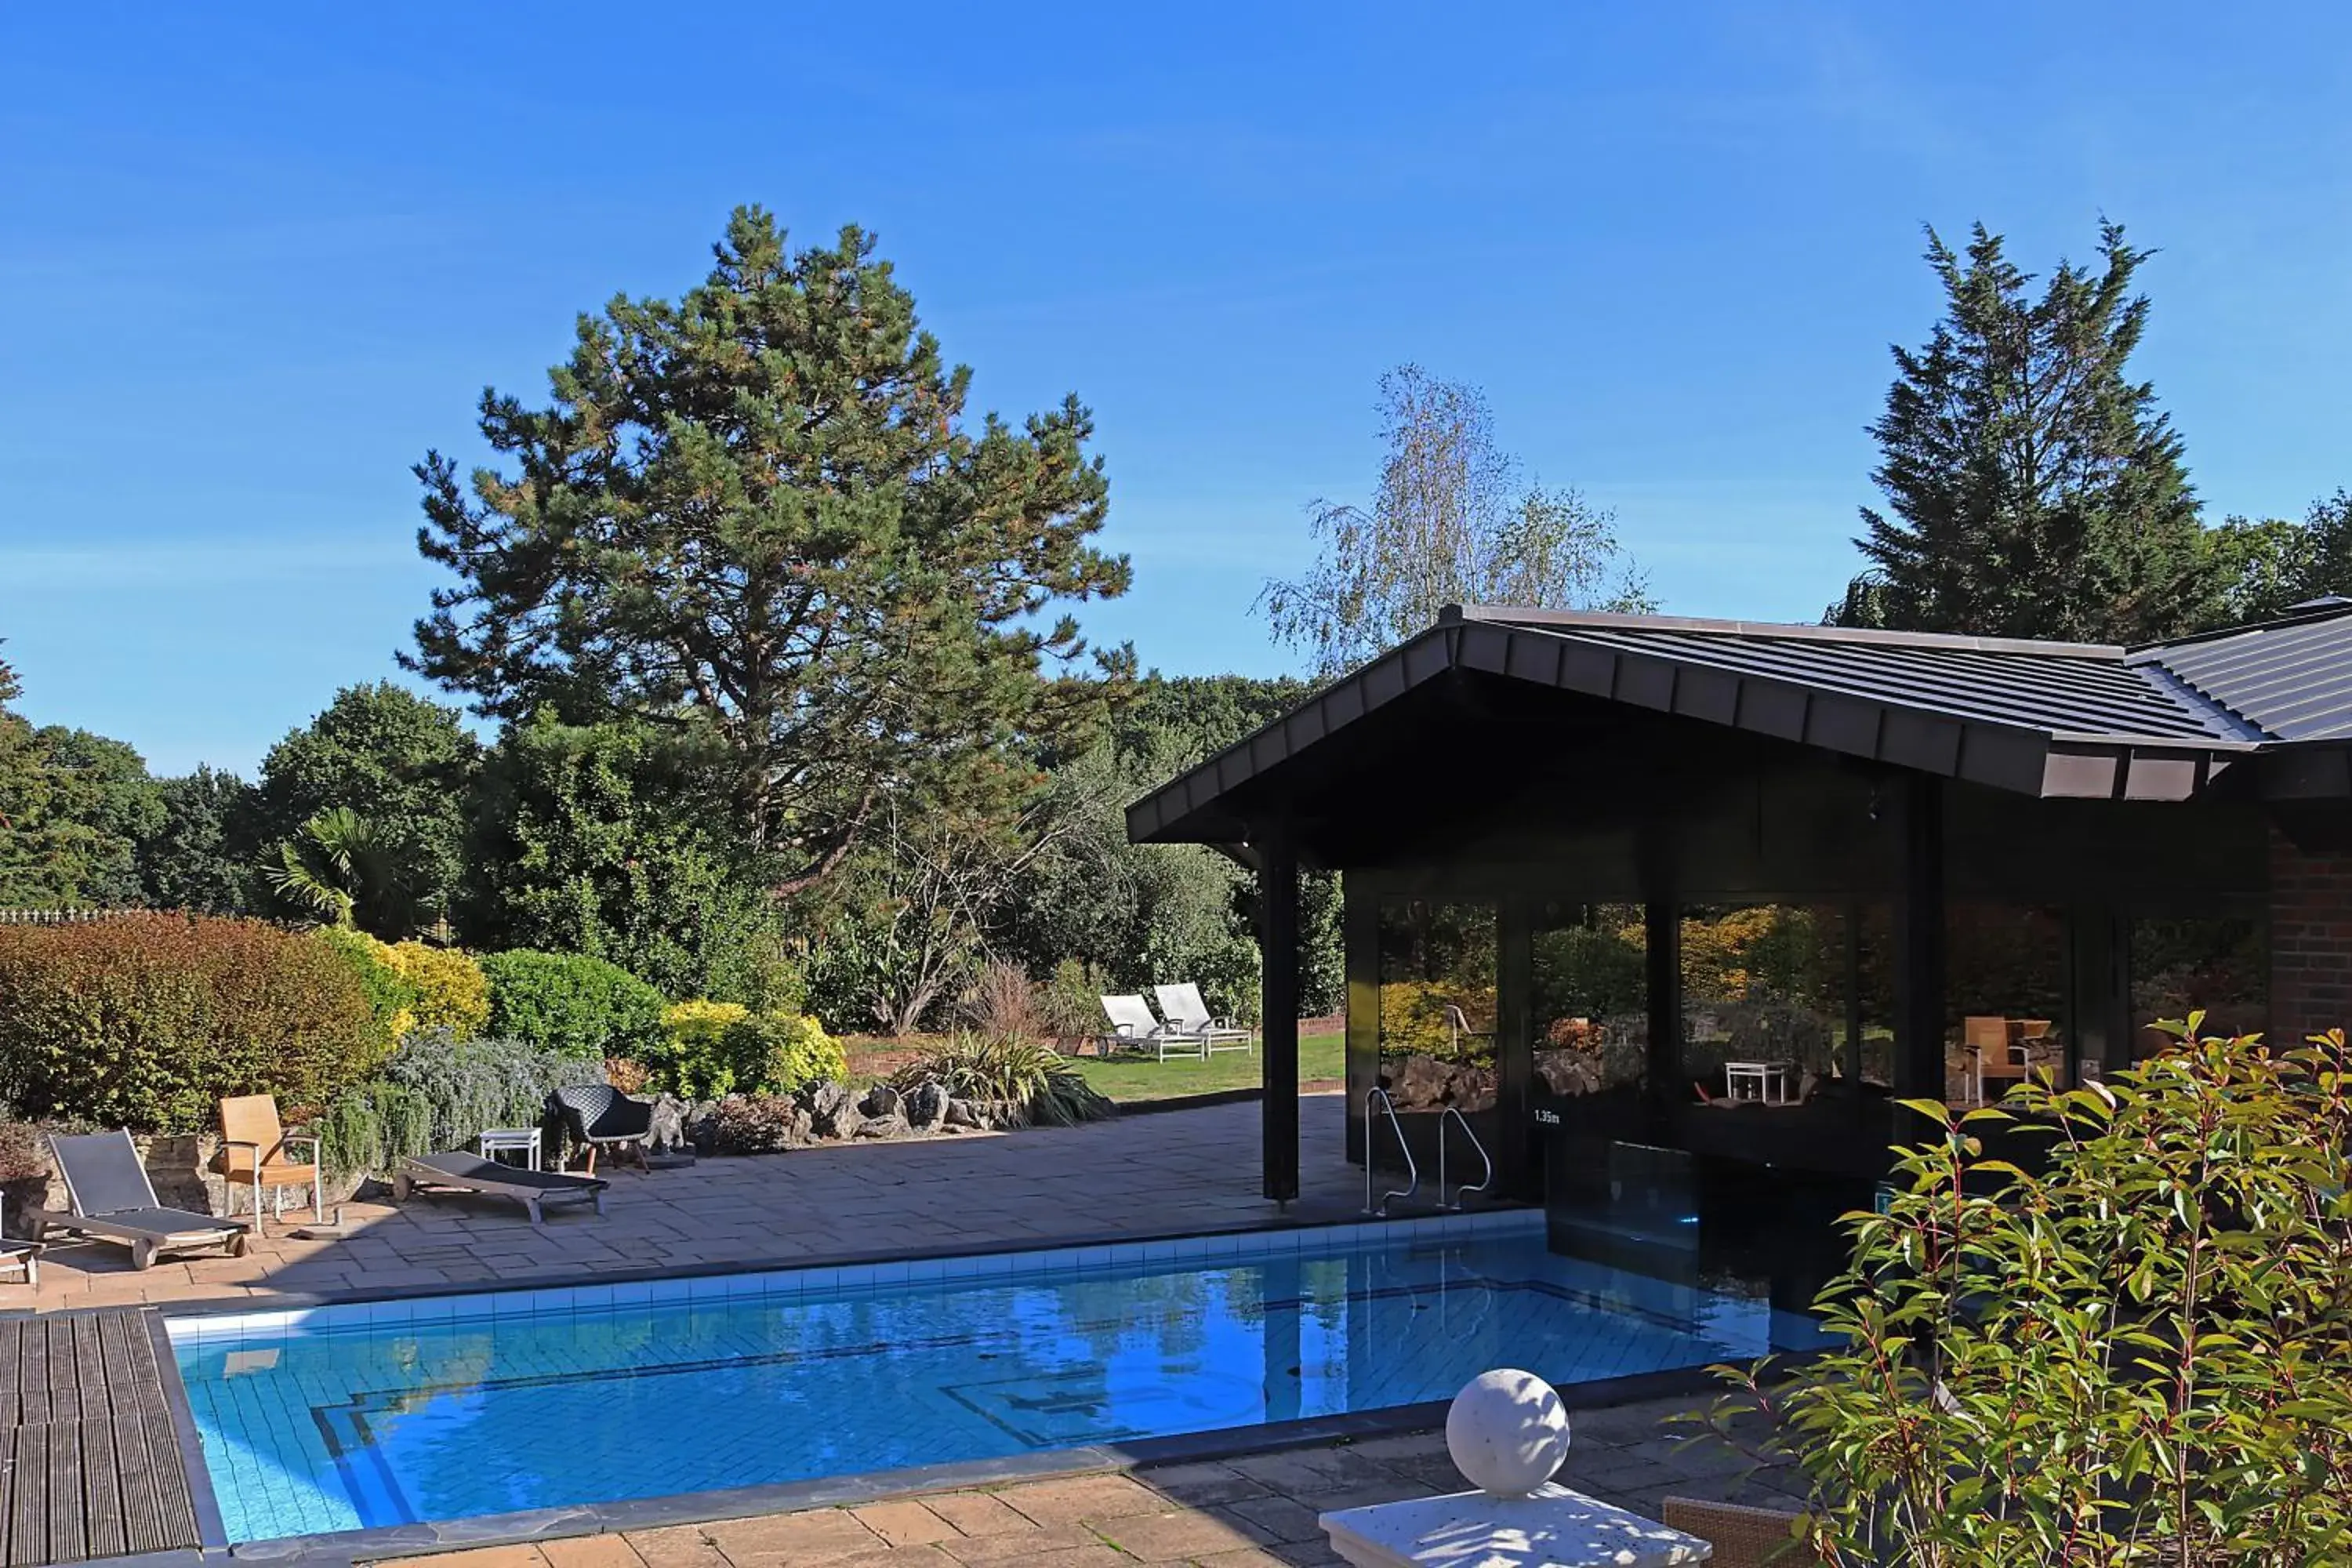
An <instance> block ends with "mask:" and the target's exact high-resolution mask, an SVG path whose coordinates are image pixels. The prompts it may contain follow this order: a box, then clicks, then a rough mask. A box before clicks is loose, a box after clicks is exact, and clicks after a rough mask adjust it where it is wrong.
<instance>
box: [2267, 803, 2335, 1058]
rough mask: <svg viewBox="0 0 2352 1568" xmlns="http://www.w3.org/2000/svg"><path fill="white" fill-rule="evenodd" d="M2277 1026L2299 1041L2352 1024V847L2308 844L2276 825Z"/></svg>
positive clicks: (2277, 1035) (2273, 1034)
mask: <svg viewBox="0 0 2352 1568" xmlns="http://www.w3.org/2000/svg"><path fill="white" fill-rule="evenodd" d="M2270 1014H2271V1027H2270V1036H2269V1037H2270V1038H2271V1039H2272V1040H2273V1041H2274V1042H2278V1043H2281V1044H2285V1045H2300V1044H2302V1043H2303V1040H2304V1037H2305V1036H2307V1035H2313V1034H2316V1033H2317V1032H2318V1031H2320V1030H2322V1029H2334V1028H2347V1029H2352V849H2302V848H2298V847H2295V845H2294V843H2292V842H2291V841H2290V840H2289V839H2288V838H2287V837H2286V836H2285V835H2284V834H2283V833H2281V832H2280V831H2279V830H2278V829H2277V828H2275V827H2273V828H2272V829H2271V1006H2270Z"/></svg>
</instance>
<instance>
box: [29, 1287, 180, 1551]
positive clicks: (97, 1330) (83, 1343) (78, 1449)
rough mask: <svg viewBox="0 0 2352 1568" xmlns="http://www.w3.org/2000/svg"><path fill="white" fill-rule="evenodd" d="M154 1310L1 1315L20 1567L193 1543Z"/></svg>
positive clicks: (155, 1549) (171, 1547)
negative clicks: (151, 1320) (151, 1321)
mask: <svg viewBox="0 0 2352 1568" xmlns="http://www.w3.org/2000/svg"><path fill="white" fill-rule="evenodd" d="M163 1376H164V1373H163V1369H162V1367H161V1365H160V1364H159V1363H158V1362H157V1360H156V1356H155V1343H154V1340H153V1338H152V1334H151V1331H150V1329H149V1326H148V1321H147V1315H146V1314H145V1313H144V1312H140V1311H120V1312H77V1313H56V1314H51V1315H48V1316H43V1317H34V1318H20V1319H16V1320H12V1321H0V1415H5V1418H6V1419H5V1426H0V1447H4V1448H5V1451H0V1520H4V1521H5V1552H6V1561H7V1562H8V1563H10V1564H26V1565H30V1564H38V1563H79V1562H85V1561H88V1560H89V1559H92V1558H100V1557H122V1556H128V1555H131V1554H133V1553H136V1552H163V1551H171V1550H175V1549H184V1548H193V1547H195V1546H196V1545H198V1544H199V1536H198V1531H197V1528H196V1512H195V1502H194V1496H193V1495H192V1493H191V1492H190V1490H189V1487H188V1475H187V1470H186V1468H185V1467H184V1464H183V1463H182V1460H181V1456H180V1445H179V1436H178V1433H177V1430H176V1428H175V1427H174V1426H173V1420H172V1411H171V1404H170V1399H169V1396H168V1395H167V1394H166V1393H165V1391H164V1385H163Z"/></svg>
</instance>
